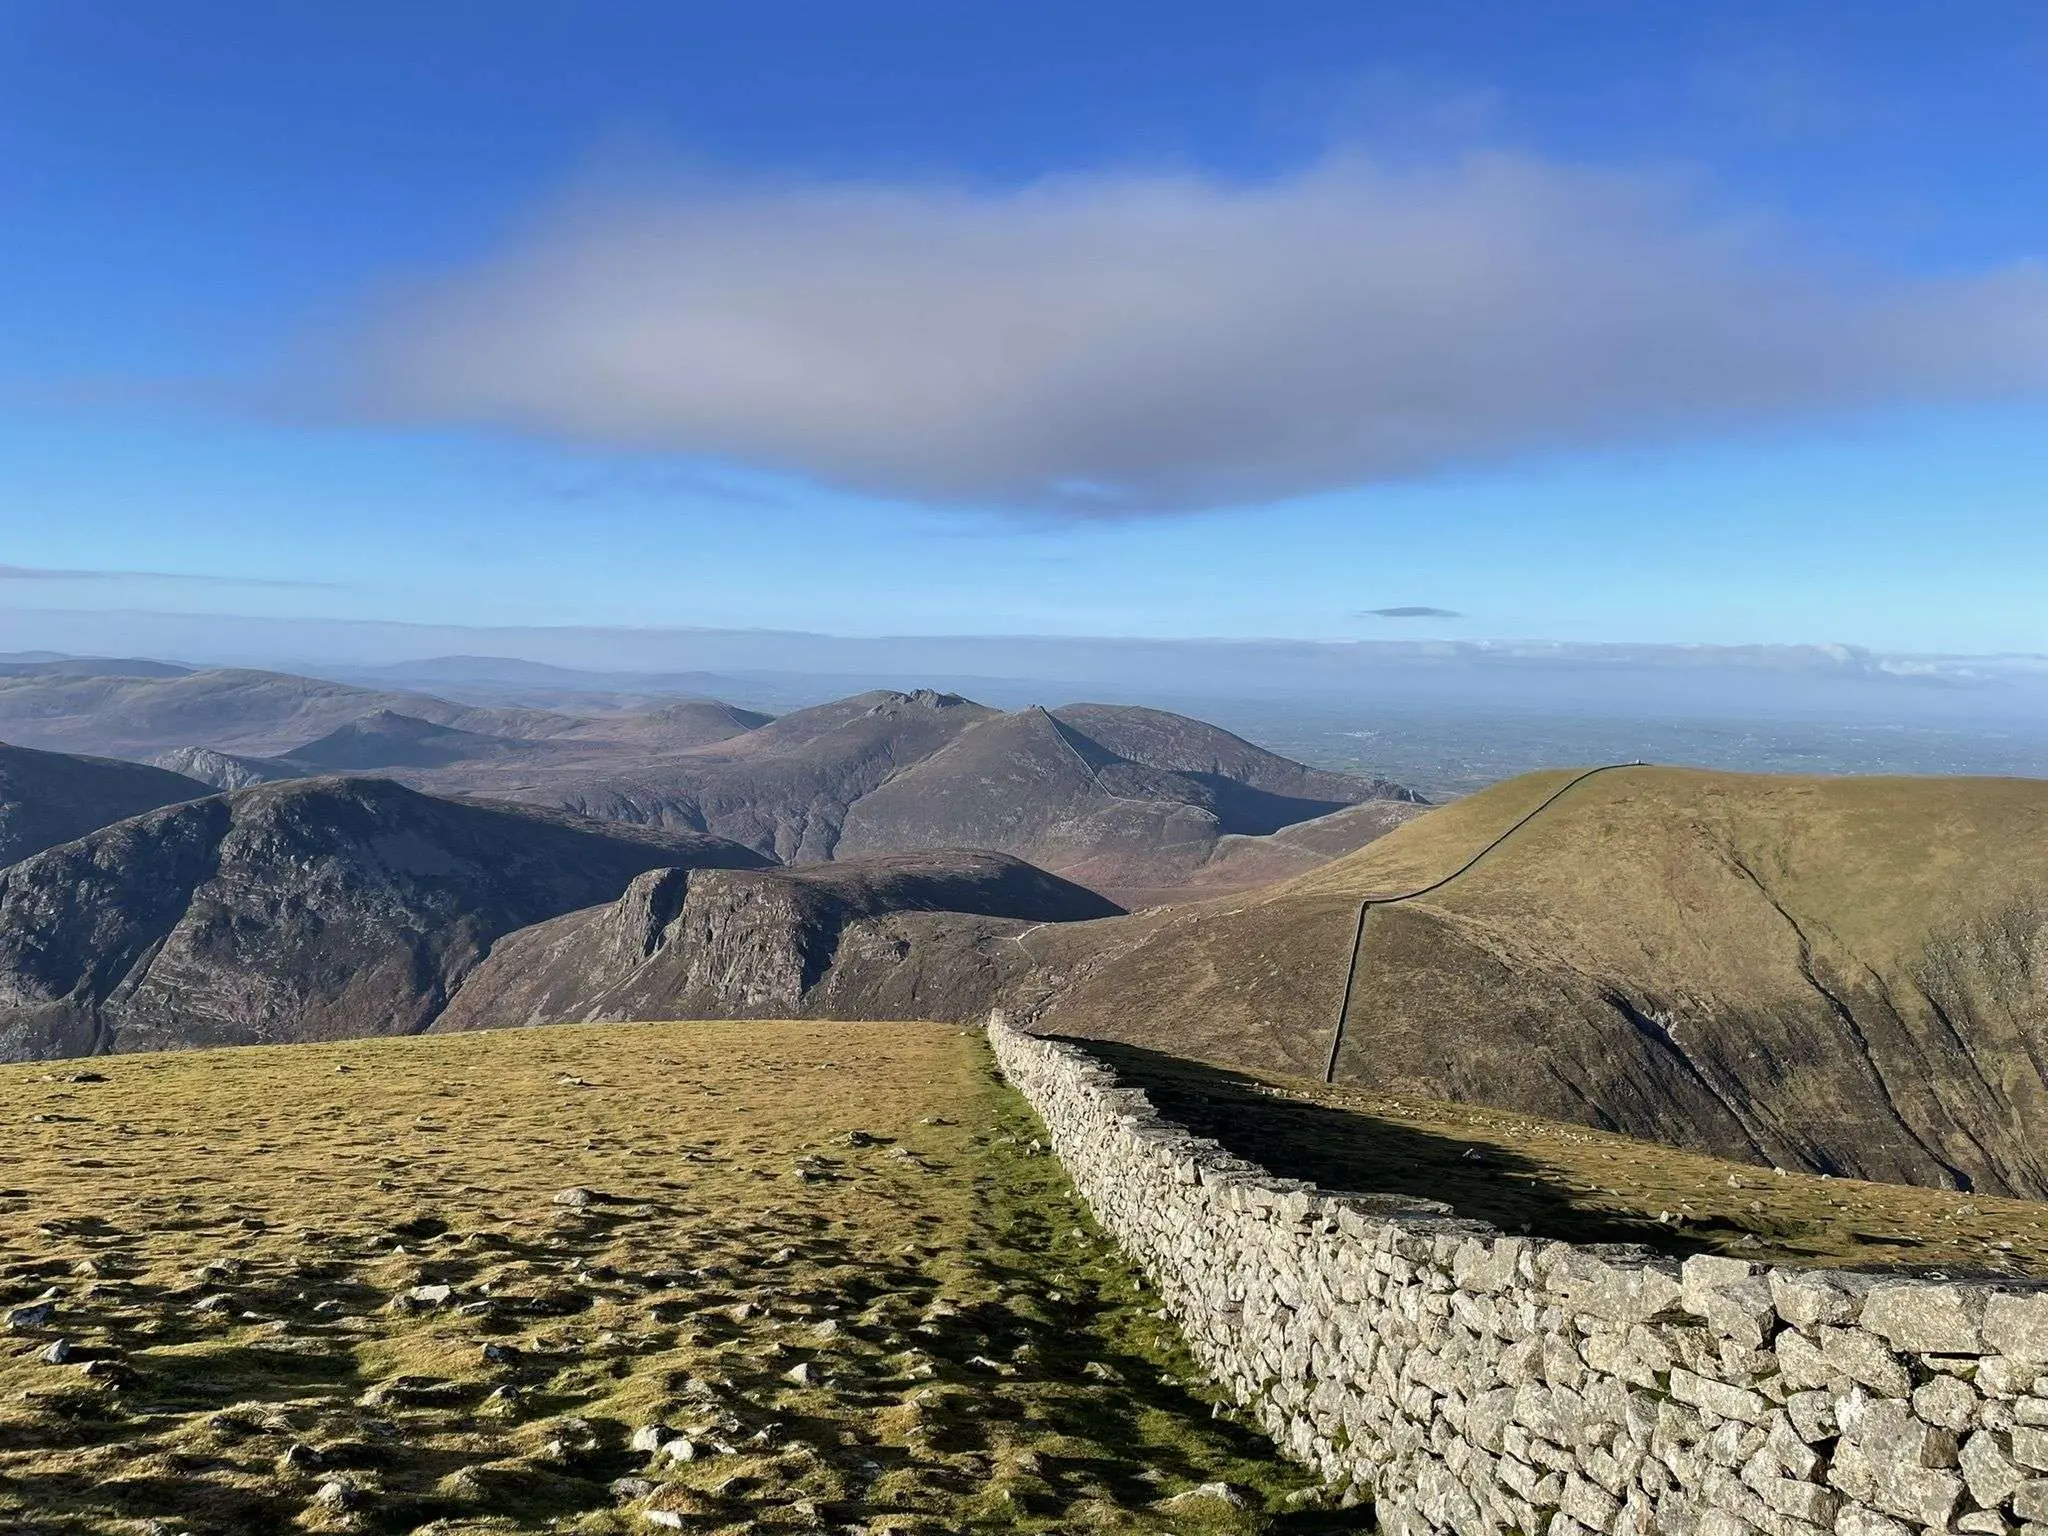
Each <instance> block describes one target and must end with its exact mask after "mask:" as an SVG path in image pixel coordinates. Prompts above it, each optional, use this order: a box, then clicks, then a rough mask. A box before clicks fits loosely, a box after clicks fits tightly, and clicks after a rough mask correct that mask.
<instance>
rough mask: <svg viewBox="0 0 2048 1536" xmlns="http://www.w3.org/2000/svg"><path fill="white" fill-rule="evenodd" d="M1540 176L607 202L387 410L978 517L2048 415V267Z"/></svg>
mask: <svg viewBox="0 0 2048 1536" xmlns="http://www.w3.org/2000/svg"><path fill="white" fill-rule="evenodd" d="M1782 244H1783V242H1782V241H1781V240H1774V239H1773V238H1772V237H1771V236H1770V234H1769V233H1768V232H1765V231H1762V230H1759V229H1758V228H1756V227H1755V226H1751V225H1742V224H1736V223H1730V222H1727V221H1717V220H1714V219H1710V218H1708V217H1706V216H1705V215H1703V214H1702V213H1700V212H1699V211H1698V210H1697V208H1696V207H1694V206H1692V205H1690V204H1689V203H1688V202H1687V201H1686V199H1685V198H1684V197H1683V196H1681V195H1680V194H1679V193H1678V192H1677V191H1675V190H1674V189H1673V188H1671V187H1669V186H1664V185H1660V184H1657V183H1654V182H1651V181H1648V180H1644V179H1639V178H1627V177H1617V176H1609V175H1602V174H1596V173H1591V172H1586V171H1580V170H1573V169H1566V168H1560V167H1556V166H1552V165H1546V164H1543V163H1539V162H1535V161H1530V160H1526V159H1514V158H1505V157H1491V158H1479V159H1474V160H1471V161H1468V162H1466V163H1464V164H1462V165H1459V166H1457V167H1454V168H1450V169H1445V170H1440V171H1437V172H1434V173H1430V174H1426V175H1425V174H1409V175H1394V174H1389V173H1386V172H1384V171H1382V170H1379V169H1376V168H1375V167H1373V166H1372V165H1370V164H1367V163H1364V162H1362V161H1358V160H1352V159H1345V160H1338V161H1333V162H1331V163H1329V164H1326V165H1324V166H1322V167H1319V168H1317V169H1315V170H1313V171H1310V172H1307V173H1304V174H1301V175H1298V176H1295V177H1293V178H1291V179H1288V180H1283V181H1280V182H1276V183H1269V184H1264V185H1257V186H1239V185H1224V184H1219V183H1215V182H1211V181H1205V180H1201V179H1197V178H1192V177H1173V176H1123V177H1104V178H1096V179H1077V180H1064V181H1053V182H1047V183H1044V184H1041V185H1037V186H1034V187H1030V188H1026V189H1023V190H1019V191H1010V192H1002V193H975V192H967V191H960V190H948V189H935V188H927V187H905V188H891V187H877V186H857V187H844V186H833V187H825V186H820V187H796V188H785V189H779V190H774V191H767V192H747V191H734V190H732V189H730V188H716V187H713V188H703V189H698V190H694V191H690V192H684V193H673V194H669V195H663V196H645V197H639V198H630V199H616V198H615V199H611V200H598V201H592V200H583V201H578V202H574V203H571V204H569V205H566V206H564V207H563V208H561V209H558V210H557V211H556V212H555V213H554V214H553V215H552V216H551V217H549V218H548V219H546V220H544V221H543V222H542V223H541V224H539V225H538V226H537V227H536V228H535V229H534V230H532V231H531V232H530V233H529V234H528V235H527V236H526V237H525V238H524V239H522V240H520V241H518V242H516V243H515V244H514V246H513V248H512V249H510V250H508V251H507V252H506V253H504V254H503V255H501V256H500V257H498V258H496V259H494V260H492V261H489V262H487V263H483V264H481V265H478V266H476V267H474V268H472V269H469V270H463V271H458V272H453V273H448V274H444V275H443V276H442V277H441V278H439V279H437V280H435V281H433V282H430V283H428V284H426V285H424V286H423V287H421V288H419V289H417V290H415V291H414V292H413V293H412V294H411V295H410V297H409V298H408V299H407V300H405V301H404V302H402V303H400V304H398V305H397V306H396V307H395V309H394V310H393V312H391V313H389V314H387V315H386V316H385V320H384V323H383V324H381V325H380V326H378V327H377V328H376V334H375V336H374V339H373V341H372V344H371V346H370V347H369V349H368V352H369V358H368V363H367V366H366V368H365V369H364V372H363V375H362V379H363V383H364V385H365V387H366V389H367V393H368V398H369V403H370V405H371V407H372V408H373V409H376V410H379V411H381V412H384V413H388V414H392V415H396V416H398V417H400V418H402V419H411V420H421V421H435V422H444V421H472V422H480V423H489V424H494V425H510V426H513V427H517V428H523V429H530V430H536V431H540V432H544V433H548V434H553V435H558V436H561V437H565V438H569V439H573V440H579V441H587V442H597V443H610V444H620V445H630V446H635V447H643V448H654V449H659V450H664V451H672V452H680V453H684V454H690V455H701V456H704V457H707V458H714V459H719V460H724V461H729V462H734V463H740V464H746V465H750V466H757V467H761V468H765V469H769V470H772V471H778V472H785V473H794V474H798V475H803V476H807V477H810V478H812V479H815V480H817V481H820V482H823V483H826V484H830V485H834V486H838V487H842V488H847V489H851V490H855V491H860V492H866V493H873V494H880V495H885V496H892V497H902V498H908V499H912V500H916V501H920V502H926V503H932V504H946V505H978V506H998V507H1013V508H1040V509H1055V510H1063V511H1069V512H1080V513H1106V514H1117V513H1140V512H1172V511H1188V510H1195V509H1200V508H1205V507H1213V506H1219V505H1228V504H1242V503H1251V502H1259V501H1265V500H1271V499H1275V498H1280V497H1287V496H1294V495H1300V494H1305V493H1312V492H1317V491H1325V490H1330V489H1335V488H1339V487H1344V486H1351V485H1357V484H1361V483H1367V482H1372V481H1380V480H1387V479H1391V478H1398V477H1407V476H1412V475H1416V474H1422V473H1429V472H1433V471H1439V470H1443V469H1446V468H1453V467H1459V466H1464V465H1469V464H1473V463H1479V462H1487V461H1495V460H1499V459H1502V458H1505V457H1509V456H1513V455H1518V454H1524V453H1529V452H1540V451H1545V450H1552V449H1559V448H1581V447H1590V446H1603V445H1612V444H1622V443H1628V442H1632V441H1638V440H1643V439H1652V438H1659V437H1665V436H1669V435H1673V434H1685V433H1700V432H1712V431H1717V430H1724V429H1727V428H1730V427H1735V426H1741V425H1744V424H1749V423H1754V422H1757V421H1765V420H1772V419H1776V418H1781V417H1784V416H1787V415H1794V414H1801V413H1811V412H1817V411H1827V410H1835V409H1840V408H1845V407H1857V406H1865V405H1874V404H1888V403H1895V402H1912V401H1922V400H1952V399H1962V398H1972V397H1987V396H1999V395H2012V394H2017V393H2025V392H2031V391H2037V390H2042V389H2044V388H2048V273H2044V271H2043V270H2042V269H2041V268H2040V267H2039V266H2037V265H2031V264H2019V265H2015V266H2013V267H2010V268H2006V269H2002V270H1999V271H1993V272H1986V273H1983V274H1979V275H1976V276H1972V277H1966V278H1962V279H1956V280H1948V281H1939V282H1937V281H1925V280H1893V281H1880V280H1875V279H1864V280H1856V279H1852V278H1849V277H1846V276H1844V275H1843V274H1840V273H1836V272H1832V271H1826V270H1822V269H1820V268H1818V267H1816V266H1814V265H1812V264H1802V263H1801V262H1799V261H1798V260H1796V259H1794V257H1793V256H1792V255H1791V254H1790V253H1789V252H1787V251H1786V250H1784V249H1781V246H1782Z"/></svg>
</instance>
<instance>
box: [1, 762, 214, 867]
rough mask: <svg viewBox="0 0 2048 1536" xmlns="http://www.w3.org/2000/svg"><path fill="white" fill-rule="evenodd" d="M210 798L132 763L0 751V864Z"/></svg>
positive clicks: (199, 787) (177, 778) (198, 786)
mask: <svg viewBox="0 0 2048 1536" xmlns="http://www.w3.org/2000/svg"><path fill="white" fill-rule="evenodd" d="M210 793H212V791H211V790H210V789H209V788H208V787H207V786H206V785H205V784H202V783H199V782H197V781H195V780H193V779H189V778H185V777H182V776H181V775H179V774H176V773H167V772H165V771H164V770H162V769H160V768H147V767H144V766H142V765H141V764H139V763H123V762H117V761H115V760H113V759H112V758H104V757H78V756H74V755H72V754H70V753H66V752H38V751H35V750H33V749H32V748H28V747H11V746H8V745H6V744H5V743H0V864H12V863H13V862H14V861H15V860H17V859H23V858H26V857H28V855H30V854H32V853H39V852H41V851H42V850H43V849H45V848H52V847H55V846H56V845H57V844H58V843H68V842H70V841H71V839H72V838H74V837H83V836H84V835H85V834H86V833H88V832H91V831H95V830H97V829H98V828H100V827H104V826H106V825H108V824H109V823H111V822H116V821H120V820H122V819H124V818H126V817H129V816H135V815H139V814H140V813H141V812H143V811H153V810H155V809H156V808H157V807H158V806H162V805H174V804H176V803H177V802H178V801H180V800H196V799H198V798H199V797H201V796H202V795H207V794H210Z"/></svg>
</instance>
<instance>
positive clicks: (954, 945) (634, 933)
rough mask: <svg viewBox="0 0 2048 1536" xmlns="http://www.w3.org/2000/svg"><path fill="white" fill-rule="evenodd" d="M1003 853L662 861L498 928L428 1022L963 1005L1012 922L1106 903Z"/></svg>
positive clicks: (835, 1012) (993, 976)
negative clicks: (821, 860) (596, 897)
mask: <svg viewBox="0 0 2048 1536" xmlns="http://www.w3.org/2000/svg"><path fill="white" fill-rule="evenodd" d="M1117 911H1118V908H1116V907H1115V906H1114V905H1112V904H1111V903H1110V902H1108V901H1106V900H1104V899H1103V898H1102V897H1100V896H1098V895H1096V894H1095V893H1094V892H1092V891H1089V890H1085V889H1083V888H1082V887H1080V886H1077V885H1073V884H1071V883H1070V882H1068V881H1065V880H1061V879H1059V878H1057V877H1056V876H1053V875H1049V874H1047V873H1045V871H1043V870H1040V869H1036V868H1034V867H1032V866H1031V865H1029V864H1026V863H1024V862H1023V861H1022V860H1019V859H1013V858H1009V857H1007V856H1005V855H1002V854H993V853H975V852H942V853H926V854H900V855H893V856H880V857H875V858H870V859H857V860H851V861H848V862H845V863H837V864H829V865H813V866H805V867H802V868H797V869H771V870H714V869H696V870H687V869H662V870H653V871H650V872H648V873H646V874H643V875H641V876H639V877H638V878H636V879H635V880H634V881H633V882H632V884H631V885H630V886H628V887H627V889H626V892H625V894H624V895H622V896H621V897H620V898H619V899H618V900H617V901H615V902H612V903H610V904H609V905H607V906H603V907H597V908H593V909H591V910H589V911H583V912H573V913H569V914H566V915H564V916H562V917H559V918H555V919H553V920H552V921H549V922H546V923H541V924H539V925H537V926H535V927H533V928H529V929H527V930H524V931H523V932H520V933H517V934H513V935H512V936H510V937H509V938H507V939H505V940H504V941H503V942H501V943H500V944H499V945H498V946H497V948H496V949H495V950H494V951H493V952H492V955H491V957H490V958H489V959H488V960H486V961H485V962H484V963H483V964H482V965H481V966H479V967H478V968H477V970H476V971H475V973H474V974H472V975H471V976H470V978H469V979H468V981H467V982H466V983H465V984H464V986H463V988H462V991H461V992H460V993H458V994H457V995H456V997H455V999H454V1001H453V1002H452V1003H451V1004H450V1006H449V1007H448V1009H447V1010H446V1011H445V1012H444V1013H443V1014H442V1015H441V1017H440V1020H439V1021H438V1022H437V1024H436V1025H435V1028H437V1029H443V1030H462V1029H486V1028H495V1027H503V1026H508V1025H521V1024H551V1023H559V1022H563V1021H565V1020H577V1021H590V1020H604V1019H647V1018H803V1017H819V1018H869V1019H887V1018H942V1019H960V1020H965V1019H973V1018H978V1017H980V1015H981V1014H982V1013H983V1012H984V1011H986V1009H987V1007H988V1004H989V1000H990V999H991V998H992V997H994V996H995V995H996V994H997V992H998V991H999V989H1000V988H1001V987H1002V986H1003V985H1004V984H1005V982H1006V981H1009V980H1012V979H1014V978H1015V977H1016V976H1018V975H1020V974H1021V973H1022V972H1023V971H1024V970H1026V969H1027V968H1028V966H1029V963H1030V958H1029V953H1028V951H1027V950H1026V949H1025V948H1023V947H1022V946H1021V945H1020V944H1019V943H1018V942H1017V938H1016V935H1018V934H1019V933H1022V932H1028V931H1029V930H1030V929H1032V928H1034V927H1042V926H1044V925H1046V924H1052V923H1070V922H1079V921H1085V920H1088V919H1094V918H1103V917H1110V916H1114V915H1115V914H1116V913H1117Z"/></svg>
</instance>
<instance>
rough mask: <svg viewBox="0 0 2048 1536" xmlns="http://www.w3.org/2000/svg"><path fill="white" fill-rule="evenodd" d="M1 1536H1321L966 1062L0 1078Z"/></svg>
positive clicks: (378, 1066) (651, 1030)
mask: <svg viewBox="0 0 2048 1536" xmlns="http://www.w3.org/2000/svg"><path fill="white" fill-rule="evenodd" d="M0 1089H4V1092H0V1102H4V1103H5V1105H6V1106H7V1108H6V1112H5V1122H4V1127H0V1167H4V1169H5V1172H4V1173H0V1179H4V1180H5V1182H6V1187H5V1188H4V1189H0V1302H4V1307H5V1310H4V1314H0V1316H4V1321H5V1331H4V1333H0V1530H7V1531H12V1532H29V1531H37V1532H44V1533H51V1536H54V1533H58V1532H86V1531H93V1532H116V1531H119V1532H134V1533H145V1532H147V1533H154V1536H170V1533H175V1532H191V1533H194V1536H206V1533H222V1536H226V1533H230V1532H233V1533H244V1532H247V1533H260V1532H266V1531H280V1532H282V1531H344V1530H355V1531H366V1532H386V1531H390V1532H396V1531H412V1530H420V1531H428V1530H431V1531H438V1532H448V1533H454V1532H479V1533H480V1532H486V1531H490V1532H497V1531H515V1530H542V1529H546V1530H561V1531H575V1532H626V1531H639V1530H662V1529H669V1530H687V1531H700V1532H705V1533H712V1532H739V1531H821V1532H822V1531H858V1532H864V1533H865V1532H873V1533H882V1532H889V1531H895V1532H904V1533H909V1532H917V1531H931V1532H938V1531H946V1532H952V1531H962V1530H989V1531H1005V1530H1016V1531H1038V1530H1054V1529H1058V1530H1065V1531H1076V1532H1078V1531H1085V1530H1107V1531H1121V1530H1129V1531H1159V1530H1174V1531H1180V1532H1198V1531H1217V1532H1224V1531H1231V1532H1250V1531H1256V1530H1267V1529H1287V1530H1331V1529H1338V1528H1348V1527H1351V1526H1353V1525H1357V1524H1359V1523H1361V1514H1360V1512H1357V1511H1350V1512H1345V1511H1325V1510H1323V1509H1322V1508H1321V1507H1320V1502H1319V1499H1318V1497H1317V1496H1316V1495H1315V1494H1313V1493H1312V1492H1311V1491H1310V1490H1309V1487H1308V1483H1307V1480H1306V1478H1305V1476H1304V1474H1302V1473H1301V1472H1300V1471H1298V1470H1296V1469H1293V1468H1291V1467H1288V1466H1286V1465H1284V1464H1282V1463H1280V1462H1279V1461H1278V1460H1277V1459H1276V1458H1275V1457H1274V1456H1273V1455H1272V1452H1271V1448H1270V1446H1269V1445H1267V1444H1266V1442H1264V1441H1263V1440H1262V1439H1260V1438H1259V1437H1257V1436H1256V1435H1254V1434H1253V1433H1251V1432H1250V1431H1249V1430H1247V1429H1245V1428H1243V1427H1241V1426H1239V1425H1238V1424H1236V1423H1235V1422H1233V1421H1232V1419H1231V1418H1230V1417H1229V1416H1228V1415H1227V1414H1225V1413H1222V1412H1221V1411H1220V1410H1217V1409H1216V1408H1215V1407H1214V1405H1213V1404H1212V1402H1211V1400H1210V1398H1209V1397H1208V1395H1207V1394H1206V1393H1205V1392H1204V1391H1203V1390H1202V1389H1201V1388H1200V1386H1199V1385H1198V1384H1196V1383H1195V1381H1194V1380H1193V1371H1192V1367H1191V1366H1190V1364H1189V1362H1188V1360H1187V1358H1186V1357H1185V1355H1184V1354H1183V1353H1182V1350H1181V1346H1180V1344H1179V1342H1178V1339H1177V1336H1176V1335H1175V1334H1174V1333H1173V1332H1172V1330H1171V1328H1170V1327H1169V1325H1167V1324H1166V1323H1165V1322H1164V1321H1162V1320H1161V1318H1160V1316H1158V1315H1155V1314H1156V1301H1155V1300H1154V1299H1153V1298H1152V1297H1150V1296H1148V1295H1147V1294H1146V1293H1145V1291H1144V1289H1143V1287H1142V1286H1141V1285H1140V1284H1139V1283H1138V1282H1137V1281H1136V1279H1135V1277H1134V1276H1133V1274H1132V1273H1131V1272H1130V1270H1129V1269H1128V1268H1127V1267H1126V1266H1125V1265H1124V1264H1123V1262H1122V1261H1121V1260H1120V1259H1119V1258H1118V1256H1117V1255H1116V1254H1115V1252H1114V1250H1113V1249H1111V1248H1109V1247H1108V1246H1107V1245H1106V1244H1105V1242H1104V1240H1103V1239H1102V1238H1101V1236H1100V1234H1099V1233H1098V1232H1097V1231H1096V1229H1095V1228H1094V1227H1093V1225H1092V1224H1091V1223H1090V1222H1089V1221H1088V1219H1087V1218H1086V1216H1085V1215H1084V1214H1083V1213H1082V1212H1081V1210H1080V1209H1079V1207H1078V1206H1076V1205H1075V1204H1074V1203H1073V1200H1072V1197H1071V1194H1070V1192H1069V1190H1068V1188H1067V1186H1066V1183H1065V1180H1064V1177H1063V1176H1062V1174H1061V1173H1060V1170H1059V1168H1058V1165H1057V1164H1056V1163H1055V1162H1054V1161H1053V1160H1052V1159H1051V1158H1049V1157H1046V1156H1043V1155H1041V1154H1040V1153H1039V1151H1038V1149H1037V1147H1036V1145H1035V1141H1034V1138H1035V1136H1036V1135H1037V1127H1036V1123H1035V1122H1034V1121H1033V1120H1031V1118H1030V1116H1029V1113H1028V1111H1026V1110H1025V1109H1024V1108H1023V1107H1022V1105H1021V1102H1020V1101H1018V1100H1017V1099H1016V1098H1015V1097H1014V1096H1013V1095H1011V1094H1010V1093H1009V1092H1008V1090H1006V1089H1003V1088H1001V1087H1000V1086H999V1085H998V1084H997V1083H996V1082H995V1081H994V1080H993V1078H992V1076H991V1075H990V1072H989V1069H988V1066H987V1062H986V1057H985V1053H984V1050H983V1047H982V1045H981V1042H980V1040H979V1039H978V1037H975V1036H972V1035H967V1034H963V1033H961V1032H959V1031H956V1030H953V1029H950V1028H943V1027H937V1026H928V1025H856V1026H845V1025H839V1026H829V1025H826V1026H817V1025H803V1026H795V1025H761V1024H740V1025H733V1024H683V1025H618V1026H582V1027H575V1028H555V1029H543V1030H521V1031H504V1032H494V1033H491V1034H487V1035H477V1036H460V1037H450V1038H437V1039H400V1040H382V1041H358V1042H350V1043H346V1044H341V1045H301V1046H289V1047H277V1048H254V1049H241V1050H232V1051H214V1052H193V1053H185V1054H176V1055H150V1056H133V1057H125V1058H120V1059H113V1060H95V1061H92V1062H90V1063H83V1064H81V1063H65V1064H61V1065H59V1066H58V1067H56V1068H54V1069H53V1068H51V1067H49V1066H45V1065H29V1066H19V1067H9V1068H6V1069H4V1070H0Z"/></svg>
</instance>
